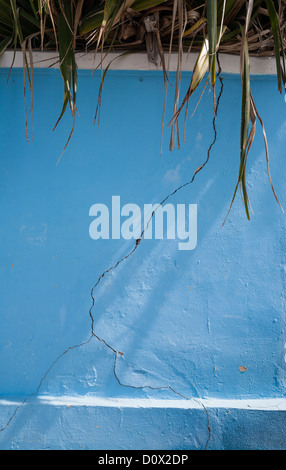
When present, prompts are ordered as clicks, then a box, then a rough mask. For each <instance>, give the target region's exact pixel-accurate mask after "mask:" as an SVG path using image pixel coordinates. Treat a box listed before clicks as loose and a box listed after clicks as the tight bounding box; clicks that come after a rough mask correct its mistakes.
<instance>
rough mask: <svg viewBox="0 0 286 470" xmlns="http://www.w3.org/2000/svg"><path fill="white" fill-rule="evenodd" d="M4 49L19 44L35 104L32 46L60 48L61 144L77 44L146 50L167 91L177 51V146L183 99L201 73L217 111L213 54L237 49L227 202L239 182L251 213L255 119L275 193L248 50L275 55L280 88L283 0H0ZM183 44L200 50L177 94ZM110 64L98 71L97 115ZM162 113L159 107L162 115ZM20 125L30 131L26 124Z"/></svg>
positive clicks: (285, 27)
mask: <svg viewBox="0 0 286 470" xmlns="http://www.w3.org/2000/svg"><path fill="white" fill-rule="evenodd" d="M7 49H10V50H11V49H12V50H14V51H15V52H16V50H18V49H20V50H22V53H23V58H24V71H25V73H24V92H25V110H26V80H27V81H28V86H29V88H30V91H31V101H32V103H31V104H32V109H33V51H34V50H41V51H57V52H58V56H59V66H60V71H61V75H62V79H63V83H64V96H63V106H62V111H61V114H60V116H59V119H58V121H57V123H56V126H57V124H58V122H59V121H60V120H61V118H62V117H63V115H64V114H65V112H66V110H67V108H69V109H70V111H71V114H72V117H73V125H72V129H71V132H70V135H69V138H68V141H67V144H66V146H67V145H68V143H69V141H70V139H71V136H72V134H73V131H74V126H75V115H76V98H77V66H76V52H77V51H83V52H88V51H94V53H95V54H96V53H97V52H100V53H101V57H103V56H104V57H106V56H108V53H109V52H110V51H113V52H114V51H121V52H122V54H125V53H126V51H127V52H128V53H132V52H138V51H146V53H147V54H148V58H149V61H150V62H152V63H154V64H156V65H160V66H162V69H163V75H164V81H165V87H166V96H167V87H168V83H169V80H168V77H169V66H170V55H171V53H172V52H175V51H176V52H177V75H176V85H175V100H174V113H173V117H172V119H171V121H170V123H169V127H170V129H171V139H170V149H171V150H172V149H173V148H174V144H175V142H176V143H177V146H178V148H180V136H179V124H178V119H179V116H180V115H181V113H182V111H183V110H185V120H186V113H187V111H188V103H189V100H190V98H191V96H192V94H193V93H194V91H195V90H196V89H197V88H198V86H199V85H200V84H201V82H202V80H203V79H204V77H205V76H206V77H207V79H206V82H205V85H204V90H205V89H206V86H207V84H209V86H210V87H211V88H212V90H213V102H214V113H215V109H216V106H215V101H216V98H215V89H216V77H217V69H218V65H217V64H218V54H219V53H230V54H237V55H240V58H241V61H240V63H241V70H240V73H241V85H242V101H241V123H240V134H241V139H240V167H239V174H238V179H237V185H236V188H235V191H234V195H233V199H232V203H233V201H234V198H235V196H236V193H237V190H238V188H239V187H240V189H241V194H242V197H243V201H244V206H245V210H246V215H247V217H248V219H249V218H250V215H249V207H250V205H249V199H248V194H247V187H246V163H247V157H248V154H249V151H250V149H251V146H252V143H253V140H254V137H255V131H256V122H257V119H258V121H259V123H260V125H261V126H262V130H263V135H264V143H265V154H266V162H267V169H268V174H269V179H270V183H271V187H272V190H273V193H274V195H275V198H276V200H277V201H278V198H277V195H276V193H275V190H274V188H273V185H272V181H271V176H270V170H269V152H268V144H267V137H266V132H265V129H264V125H263V121H262V118H261V117H260V115H259V113H258V110H257V108H256V105H255V102H254V99H253V96H252V93H251V86H250V59H249V58H250V56H251V55H254V56H273V57H275V58H276V70H277V86H278V91H279V92H280V93H282V92H283V91H285V87H286V61H285V51H286V0H277V1H275V0H256V1H255V0H248V1H246V0H238V1H234V0H218V1H215V0H207V1H202V0H97V1H92V0H71V1H63V0H0V54H3V53H4V52H5V50H7ZM184 51H197V54H198V57H197V61H196V64H195V67H194V70H193V74H192V79H191V83H190V86H189V89H188V91H187V94H186V96H185V97H184V98H183V99H182V100H181V101H180V79H181V70H182V57H183V52H184ZM12 67H13V64H12ZM108 68H109V66H107V67H106V69H105V71H104V73H102V81H101V86H100V90H99V98H98V107H97V112H96V116H98V112H99V109H100V104H101V94H102V87H103V82H104V78H105V76H106V73H107V71H108ZM164 114H165V111H164V112H163V123H164ZM26 123H27V111H26ZM56 126H55V127H56ZM162 128H163V124H162ZM26 133H27V139H28V130H27V124H26ZM65 148H66V147H65ZM232 203H231V205H232ZM278 203H279V201H278Z"/></svg>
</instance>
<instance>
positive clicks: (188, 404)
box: [0, 395, 286, 411]
mask: <svg viewBox="0 0 286 470" xmlns="http://www.w3.org/2000/svg"><path fill="white" fill-rule="evenodd" d="M26 403H27V404H28V403H29V401H27V402H26ZM33 404H38V405H48V406H66V407H94V408H102V407H105V408H144V409H149V408H150V409H151V408H152V409H154V408H159V409H185V410H188V409H202V408H203V407H205V408H207V409H210V408H219V409H239V410H256V411H286V399H285V398H260V399H243V400H235V399H234V400H231V399H218V398H204V399H199V398H192V399H190V400H187V399H177V400H168V399H161V400H160V399H159V400H157V399H153V398H147V399H144V398H143V399H136V398H135V399H134V398H104V397H93V396H58V397H56V396H50V395H43V396H38V397H37V398H34V399H33ZM18 405H21V401H19V400H18V401H17V402H16V401H12V400H0V406H18Z"/></svg>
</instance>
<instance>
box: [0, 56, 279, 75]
mask: <svg viewBox="0 0 286 470" xmlns="http://www.w3.org/2000/svg"><path fill="white" fill-rule="evenodd" d="M13 55H14V52H13V51H6V52H5V53H4V54H3V55H2V56H0V68H10V67H11V65H12V61H13ZM28 56H29V54H27V60H28V62H29V57H28ZM197 57H198V53H194V52H192V53H184V55H183V61H182V70H183V71H186V72H191V71H192V70H193V68H194V65H195V62H196V60H197ZM177 58H178V55H177V54H176V53H172V54H171V59H170V71H171V72H175V71H176V70H177ZM100 60H101V59H100V54H99V53H98V54H97V58H96V60H95V55H94V53H91V52H89V53H82V52H78V53H76V62H77V66H78V68H79V70H95V69H96V68H99V67H100ZM111 61H112V63H111V65H110V70H139V71H140V70H142V71H144V70H145V71H154V70H162V67H156V66H155V65H154V64H151V63H150V62H149V60H148V56H147V53H146V52H142V53H130V54H127V55H124V56H122V52H121V53H114V52H110V53H109V54H108V56H107V57H106V58H105V59H104V60H103V63H102V68H103V69H105V68H106V67H107V66H108V64H109V63H110V62H111ZM166 61H168V56H167V55H166ZM220 62H221V67H222V71H223V72H224V73H235V74H239V73H240V57H239V56H237V55H231V54H220ZM33 66H34V68H56V69H57V68H59V58H58V55H57V53H56V52H36V51H35V52H33ZM13 67H15V68H22V67H23V54H22V52H21V51H17V52H16V56H15V61H14V65H13ZM250 71H251V74H253V75H276V61H275V58H274V57H251V58H250Z"/></svg>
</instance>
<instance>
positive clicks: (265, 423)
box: [0, 396, 286, 450]
mask: <svg viewBox="0 0 286 470" xmlns="http://www.w3.org/2000/svg"><path fill="white" fill-rule="evenodd" d="M226 402H227V403H226ZM285 402H286V400H285V399H275V400H250V401H247V400H235V401H231V400H224V401H222V400H202V401H199V400H198V401H197V400H127V399H100V398H91V397H57V398H54V397H47V396H46V397H37V398H34V399H32V400H30V401H29V402H28V401H27V402H26V403H25V404H23V401H21V400H18V401H16V400H11V399H9V400H1V401H0V426H1V427H3V426H6V425H7V423H9V425H8V426H7V428H6V429H4V430H3V431H2V432H1V433H0V449H1V450H204V449H209V450H285V449H286V406H285ZM226 405H227V406H226ZM15 411H16V415H15V416H14V417H13V415H14V413H15ZM11 418H12V420H11V421H10V422H9V420H10V419H11Z"/></svg>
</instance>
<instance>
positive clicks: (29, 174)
mask: <svg viewBox="0 0 286 470" xmlns="http://www.w3.org/2000/svg"><path fill="white" fill-rule="evenodd" d="M7 73H8V71H7V70H5V69H2V70H1V71H0V102H1V126H0V194H1V196H0V213H1V221H0V240H1V245H0V311H1V332H0V355H1V356H0V357H1V366H0V395H1V397H2V398H4V397H5V398H10V399H13V398H14V397H20V398H21V399H25V397H27V396H29V395H30V394H33V393H35V392H36V391H39V392H40V393H41V394H42V395H45V394H47V395H54V396H55V395H86V394H90V395H95V396H100V397H126V398H129V397H130V398H131V397H132V398H148V397H152V398H170V399H171V398H172V399H174V398H179V395H177V396H176V395H175V394H174V393H173V392H172V391H171V390H170V389H169V388H168V387H172V389H174V390H176V391H177V392H178V393H179V394H182V395H184V396H186V397H216V398H222V399H228V398H262V397H269V398H271V397H284V395H285V378H286V377H285V352H286V350H285V342H286V338H285V313H284V312H285V306H284V288H285V221H286V219H285V215H284V214H283V213H282V211H281V209H280V208H279V206H278V204H277V203H276V201H275V199H274V197H273V194H272V192H271V188H270V184H269V181H268V175H267V168H266V160H265V153H264V143H263V135H262V132H261V129H260V128H259V126H258V128H257V137H256V140H255V143H254V145H253V148H252V150H251V153H250V155H249V159H248V167H247V181H248V187H249V195H250V201H251V206H252V209H253V214H252V217H251V222H248V221H247V220H246V216H245V213H244V208H243V204H242V201H241V198H240V195H239V194H238V196H237V198H236V200H235V203H234V206H233V209H232V211H231V213H230V216H229V218H228V220H227V222H226V224H225V225H224V227H223V228H222V223H223V221H224V219H225V216H226V214H227V212H228V209H229V205H230V201H231V198H232V195H233V190H234V187H235V184H236V178H237V175H238V168H239V139H240V136H239V131H240V129H239V126H240V107H241V104H240V101H241V85H240V78H239V77H238V76H236V75H224V76H223V80H224V91H223V95H222V98H221V104H220V108H219V112H218V117H217V123H216V126H217V131H218V136H217V141H216V143H215V145H214V147H213V149H212V152H211V157H210V161H209V162H208V164H207V166H206V167H205V168H204V169H203V171H201V172H200V173H199V174H198V175H197V178H196V179H195V182H194V183H193V184H192V185H190V186H187V187H185V188H184V189H182V190H181V191H179V192H178V193H176V194H175V195H174V196H173V197H172V198H171V199H170V200H169V201H168V202H171V203H173V204H197V205H198V244H197V247H196V249H195V250H193V251H189V252H188V251H179V250H178V242H177V240H163V241H162V240H143V242H142V243H141V244H140V246H139V247H138V249H137V250H136V252H135V253H134V255H133V256H131V257H130V258H128V260H126V261H124V262H123V263H122V264H120V266H119V267H118V268H117V269H116V270H114V271H112V272H110V273H109V274H108V275H106V276H105V277H104V279H103V280H102V281H101V283H100V284H99V286H98V288H97V289H96V290H95V291H94V297H95V306H94V308H93V310H92V313H93V316H94V320H95V323H94V331H95V333H96V334H97V335H98V336H99V337H100V338H104V340H105V341H106V342H107V343H108V344H109V345H110V346H111V347H112V348H114V349H115V350H117V351H122V352H123V353H124V356H123V357H120V356H119V357H118V360H117V369H116V373H117V377H118V378H119V379H120V382H121V383H122V384H125V385H128V387H126V386H122V385H120V384H119V383H118V380H117V379H116V377H115V375H114V354H113V352H112V351H111V350H110V349H109V348H107V347H106V346H105V345H104V343H102V342H98V341H97V340H96V339H95V338H94V339H93V340H92V341H89V342H88V343H87V344H85V345H83V346H81V347H80V348H75V349H72V350H70V349H69V348H73V347H74V346H76V345H80V344H82V343H83V342H86V341H88V340H89V338H90V334H91V318H90V315H89V310H90V308H91V306H92V299H91V294H90V292H91V289H92V287H93V286H94V284H95V283H96V281H97V279H98V277H99V276H100V275H101V273H102V272H104V271H105V270H106V269H108V268H109V267H110V266H112V265H113V264H114V263H116V262H117V260H119V259H121V258H122V257H123V256H125V255H126V254H127V253H129V252H130V250H131V249H132V247H133V246H134V241H132V240H131V241H126V240H122V239H121V240H99V241H94V240H92V239H91V238H90V236H89V225H90V223H91V221H92V219H91V218H90V217H89V209H90V207H91V206H92V205H93V204H95V203H103V204H106V205H107V206H108V207H111V198H112V196H116V195H120V197H121V202H122V204H126V203H129V202H132V203H135V204H138V205H139V206H140V207H141V208H142V209H143V206H144V204H147V203H156V202H157V203H158V202H160V201H162V200H163V199H164V197H165V196H166V195H167V194H169V193H171V192H172V191H173V190H174V189H175V188H176V187H178V186H180V185H181V184H183V183H185V182H186V181H188V180H190V179H191V178H192V175H193V173H194V171H195V170H196V169H197V168H198V167H199V166H200V165H201V164H202V163H203V162H204V161H205V159H206V154H207V150H208V148H209V146H210V144H211V142H212V140H213V128H212V119H213V106H212V98H211V95H210V94H209V93H208V92H206V93H205V95H204V97H203V99H202V101H201V103H200V106H199V108H198V109H197V111H196V113H195V115H194V117H193V118H192V119H190V118H189V120H188V122H187V131H186V134H187V139H186V143H185V144H183V142H182V149H181V150H180V151H178V150H175V151H173V152H170V151H169V150H168V145H169V136H170V134H169V130H168V129H167V126H166V129H165V134H164V149H163V156H160V133H161V118H162V110H163V102H164V89H163V78H162V75H161V73H159V72H158V73H154V72H146V73H143V72H115V71H110V72H109V74H108V75H107V78H106V82H105V85H104V91H103V97H102V109H101V120H100V126H99V129H97V126H96V125H95V126H94V124H93V118H94V113H95V109H96V102H97V92H98V87H99V75H94V76H93V77H92V76H91V72H87V71H86V72H83V71H81V72H79V92H78V110H79V114H80V118H78V117H77V120H76V128H75V133H74V136H73V138H72V141H71V142H70V145H69V146H68V148H67V150H66V152H65V153H64V155H63V157H62V160H61V161H60V163H59V164H58V165H56V163H57V161H58V158H59V156H60V155H61V152H62V150H63V147H64V145H65V143H66V140H67V137H68V134H69V131H70V126H71V119H70V117H69V116H65V118H64V119H63V120H62V121H61V123H60V124H59V126H58V128H57V129H56V130H55V132H52V127H53V125H54V124H55V122H56V120H57V118H58V116H59V113H60V111H61V99H62V91H63V90H62V81H61V77H60V74H59V72H58V71H54V70H50V71H49V70H37V71H36V72H35V80H34V108H35V129H34V138H33V141H32V142H30V143H27V142H26V140H25V117H24V100H23V77H22V71H21V70H13V71H12V73H11V76H10V80H9V84H8V86H6V81H7ZM172 79H174V76H173V77H172ZM189 81H190V74H187V73H186V74H184V75H183V78H182V96H183V94H184V91H186V90H187V88H188V85H189ZM173 88H174V87H173ZM200 91H201V90H198V92H197V94H196V97H194V100H193V101H192V105H191V106H190V114H191V113H192V111H193V109H194V107H195V105H196V103H197V100H198V98H199V96H200ZM218 91H219V88H218V90H217V93H218ZM252 91H253V95H254V99H255V101H256V105H257V107H258V109H259V112H260V114H261V116H262V117H263V119H264V124H265V127H266V129H267V133H268V140H269V149H270V156H271V172H272V179H273V183H274V186H275V189H276V191H277V193H278V197H279V198H280V201H281V204H282V205H283V206H284V207H286V200H285V177H284V176H285V169H286V166H285V144H286V127H285V125H286V121H285V117H284V116H285V102H284V100H283V98H282V97H281V95H279V93H278V92H277V85H276V82H275V78H271V77H264V78H258V77H253V80H252ZM172 107H173V101H172V90H171V89H170V91H169V100H168V106H167V112H166V122H167V121H168V119H169V118H171V115H172ZM30 121H31V114H29V124H31V122H30ZM30 130H31V127H30ZM182 140H183V139H182ZM67 350H68V352H67V354H64V355H63V356H62V357H60V359H59V360H58V361H57V362H56V363H55V364H54V366H53V367H52V368H51V369H50V367H51V365H52V364H53V363H54V361H56V360H57V358H59V356H61V355H62V354H63V352H65V351H67ZM240 366H243V367H245V368H246V371H245V372H244V373H242V372H241V371H240V369H239V367H240ZM47 371H48V374H47V375H46V373H47ZM43 378H44V380H43V381H42V379H43ZM39 386H40V389H38V387H39ZM130 386H132V387H135V388H132V387H130ZM146 386H149V387H154V388H156V389H157V388H158V389H159V388H162V390H151V389H150V388H146ZM32 401H33V400H31V405H30V406H31V407H32ZM30 409H33V408H30ZM9 411H11V410H10V409H9V410H7V409H5V410H2V412H1V414H0V428H1V427H2V426H5V424H6V422H7V419H8V417H9ZM25 413H27V412H26V411H25ZM25 413H24V412H23V411H22V410H20V411H19V414H18V415H17V416H16V417H15V419H14V420H13V422H12V423H11V425H10V427H9V430H6V431H4V432H3V433H1V434H0V447H1V446H2V447H1V448H11V447H12V444H11V443H12V442H15V439H16V437H15V436H18V441H17V442H18V444H17V446H18V447H20V448H29V446H31V443H29V439H28V437H25V436H26V434H25V436H24V437H23V436H22V438H21V439H20V438H19V435H18V433H19V432H20V431H19V427H23V426H24V424H25V423H26V421H25V419H24V416H25ZM51 416H54V419H55V420H56V419H58V414H57V411H55V410H53V414H52V415H50V418H48V417H47V416H45V414H44V413H42V414H41V415H40V417H38V418H37V422H38V425H37V426H38V427H37V433H40V432H41V431H39V429H40V430H41V426H42V429H43V428H44V427H45V426H46V424H47V420H48V419H51ZM200 417H201V420H200V422H201V431H200V429H199V428H197V431H198V432H197V434H196V435H197V439H198V441H199V444H198V443H197V441H196V436H194V439H190V437H189V438H188V440H187V441H184V440H183V438H182V441H180V439H179V440H178V434H176V433H174V435H176V438H174V439H173V440H172V439H169V440H168V441H164V440H163V441H162V440H160V439H159V438H158V439H157V441H156V433H155V434H154V436H155V438H154V440H153V446H154V448H160V446H161V448H162V447H163V448H164V445H166V446H169V447H168V448H172V446H174V447H175V448H190V447H192V445H193V446H194V447H195V446H196V445H197V447H200V445H201V442H203V441H204V438H205V433H206V423H205V415H204V413H202V414H200ZM74 419H75V420H76V422H77V423H78V426H79V428H80V427H81V426H82V427H83V423H84V418H83V417H82V416H81V415H80V416H78V417H75V418H74ZM102 419H104V420H108V410H107V411H105V412H104V411H102ZM110 419H112V418H110ZM128 419H130V420H131V421H130V423H131V424H130V426H131V428H130V429H131V434H130V436H129V438H128V439H129V440H128V442H129V448H130V447H131V448H132V445H133V444H134V446H135V447H136V446H137V447H140V444H138V441H137V440H136V439H135V437H134V442H133V441H132V435H133V432H132V423H134V422H135V419H138V418H132V417H131V418H128ZM141 419H142V420H144V416H143V417H142V416H141V418H139V422H140V420H141ZM180 419H181V418H180V417H179V414H178V420H179V421H178V422H179V423H181V421H180ZM184 419H185V417H184ZM218 419H219V418H218V417H216V420H218ZM247 419H248V418H247ZM81 420H82V422H81ZM132 420H133V421H132ZM263 420H265V417H263V419H261V421H260V418H259V419H258V425H257V422H256V424H255V426H256V427H258V428H259V425H260V426H261V428H262V427H263V426H264V428H263V429H265V424H263ZM250 421H251V420H250ZM155 422H156V419H155ZM216 422H217V421H216ZM222 422H223V420H222ZM180 425H182V423H181V424H180ZM182 426H183V425H182ZM153 427H155V424H154V426H153ZM230 427H231V426H230ZM29 428H30V429H33V425H31V426H30V427H29ZM183 428H185V426H183ZM247 429H249V428H247ZM31 432H32V431H31ZM58 432H60V431H58ZM77 432H78V428H77ZM178 432H179V431H178ZM186 432H187V431H186ZM200 432H201V434H202V435H201V436H200ZM146 433H147V434H146V435H150V430H148V431H146ZM46 434H47V431H46ZM179 434H180V435H181V436H182V431H180V432H179ZM250 434H251V432H250ZM54 435H57V434H54ZM75 435H76V432H75V434H74V435H73V436H72V437H70V438H67V437H66V438H62V439H61V445H60V447H61V448H64V447H69V446H71V445H72V444H71V442H73V443H74V444H73V446H74V447H77V446H78V445H79V443H78V442H77V441H75V439H76V438H75ZM212 436H213V437H212V439H213V441H211V442H210V446H212V445H213V447H215V446H217V447H220V446H226V447H230V446H231V445H232V446H234V443H232V444H228V443H224V444H222V443H221V442H220V443H219V444H215V437H214V436H215V433H213V435H212ZM242 436H243V431H241V433H240V434H239V437H238V438H237V439H239V442H240V444H238V445H242V444H241V439H242ZM109 438H110V436H109ZM89 439H91V440H90V442H89V446H90V447H95V448H96V447H97V446H99V445H101V446H102V447H103V446H104V445H105V446H106V447H107V444H106V441H104V438H102V439H103V440H101V441H96V439H94V441H93V440H92V438H89ZM126 439H127V437H126ZM51 442H52V441H51ZM104 442H105V444H104ZM109 442H110V441H109ZM126 442H127V441H126ZM142 442H145V441H144V439H143V441H142ZM164 442H165V444H164ZM195 442H196V443H195ZM233 442H234V441H233ZM261 442H262V441H261ZM263 442H265V439H264V441H263ZM283 443H284V440H283V439H282V443H281V444H279V446H280V447H281V446H282V447H283V445H284V444H283ZM49 445H51V446H53V444H49ZM57 445H59V444H58V443H57V444H54V446H57ZM115 445H116V444H115ZM118 445H119V444H118ZM142 445H143V444H142ZM147 445H148V444H146V446H147ZM265 445H266V444H265ZM277 445H278V444H277ZM41 446H42V447H44V445H43V443H42V444H41ZM47 446H48V444H47ZM122 446H123V448H124V446H125V448H126V443H125V444H124V443H123V444H122ZM156 446H158V447H156ZM176 446H177V447H176Z"/></svg>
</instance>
